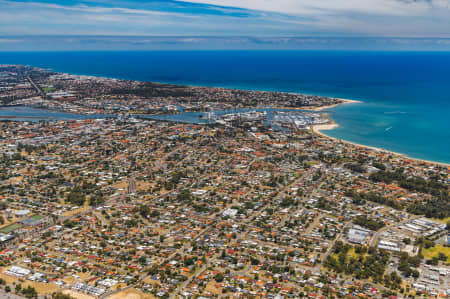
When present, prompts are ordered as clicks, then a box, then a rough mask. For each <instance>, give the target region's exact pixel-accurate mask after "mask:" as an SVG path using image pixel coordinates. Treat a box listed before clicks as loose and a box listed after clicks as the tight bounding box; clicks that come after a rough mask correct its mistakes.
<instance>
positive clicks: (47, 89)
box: [43, 87, 56, 93]
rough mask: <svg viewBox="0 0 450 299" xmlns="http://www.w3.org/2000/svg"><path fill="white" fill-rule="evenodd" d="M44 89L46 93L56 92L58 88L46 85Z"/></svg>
mask: <svg viewBox="0 0 450 299" xmlns="http://www.w3.org/2000/svg"><path fill="white" fill-rule="evenodd" d="M43 89H44V92H45V93H49V92H54V91H55V90H56V88H54V87H44V88H43Z"/></svg>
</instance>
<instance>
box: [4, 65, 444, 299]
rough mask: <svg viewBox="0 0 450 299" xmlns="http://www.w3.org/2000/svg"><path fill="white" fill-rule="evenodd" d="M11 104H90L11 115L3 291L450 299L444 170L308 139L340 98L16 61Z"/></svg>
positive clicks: (10, 77) (10, 75) (8, 78)
mask: <svg viewBox="0 0 450 299" xmlns="http://www.w3.org/2000/svg"><path fill="white" fill-rule="evenodd" d="M0 100H1V101H2V103H3V105H4V107H3V109H14V108H15V107H17V106H20V107H28V108H29V109H32V108H40V109H45V110H51V111H60V112H65V113H71V115H78V116H79V118H78V119H77V118H73V119H58V120H54V119H52V118H46V119H43V120H42V121H38V120H37V119H32V120H29V121H18V120H15V119H10V120H8V121H5V120H3V121H0V182H1V184H0V248H1V251H0V297H6V296H11V295H7V294H8V293H9V294H11V293H14V296H18V297H19V298H20V296H24V297H28V298H32V297H38V296H40V298H43V297H44V296H46V297H47V298H49V297H53V298H112V299H116V298H194V297H196V298H223V297H228V298H287V297H293V298H304V297H309V298H322V297H323V298H356V297H360V298H366V297H367V298H407V297H411V296H415V297H425V296H427V297H446V296H448V295H449V293H448V285H449V283H450V281H449V277H450V275H449V274H450V253H449V247H448V246H449V245H450V235H449V232H450V200H449V191H450V180H449V176H448V174H449V167H448V166H446V165H442V164H436V163H429V162H426V161H418V160H411V159H408V158H405V157H403V156H401V155H398V154H395V153H390V152H386V151H377V150H373V149H370V148H367V147H362V146H357V145H353V144H349V143H344V142H341V141H339V140H335V139H331V138H328V137H327V136H324V135H320V134H317V133H315V132H314V131H313V130H312V127H313V126H315V125H318V124H321V125H330V124H332V123H331V121H330V120H329V118H328V116H327V115H326V114H327V113H326V108H325V107H327V108H329V107H330V106H331V105H337V104H341V103H344V102H345V101H344V100H341V99H335V98H328V97H320V96H309V95H301V94H290V93H279V92H257V91H242V90H232V89H224V88H207V87H190V86H177V85H171V84H158V83H148V82H136V81H124V80H117V79H106V78H98V77H87V76H74V75H69V74H60V73H54V72H49V71H44V70H41V69H37V68H33V67H27V66H16V65H14V66H12V65H8V66H0ZM321 108H322V109H324V110H322V111H312V110H311V109H316V110H317V109H321ZM218 110H225V112H221V113H219V112H218ZM181 112H184V113H186V112H188V113H189V112H192V113H193V114H190V116H192V117H194V116H195V117H196V121H193V122H191V123H182V122H175V121H170V119H168V118H167V117H169V116H173V117H176V116H177V115H179V114H180V113H181ZM168 114H170V115H168ZM200 116H201V117H200ZM168 120H169V121H168ZM197 120H198V121H197Z"/></svg>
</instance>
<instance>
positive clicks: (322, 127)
mask: <svg viewBox="0 0 450 299" xmlns="http://www.w3.org/2000/svg"><path fill="white" fill-rule="evenodd" d="M339 100H342V101H343V102H344V103H342V104H347V103H362V102H361V101H355V100H348V99H339ZM337 105H340V104H337ZM337 105H332V106H331V107H336V106H337ZM331 107H327V106H324V107H320V108H318V110H317V111H320V110H324V109H327V108H331ZM337 127H339V125H338V124H337V123H335V122H334V121H333V120H331V123H328V124H321V125H314V126H312V131H313V133H315V134H317V135H320V136H322V137H325V138H328V139H332V140H334V141H336V142H343V143H346V144H351V145H353V146H356V147H359V148H366V149H370V150H372V151H375V152H383V153H387V154H392V155H395V156H398V157H401V158H404V159H408V160H414V161H417V162H420V163H426V164H435V165H441V166H445V167H450V164H448V163H442V162H436V161H429V160H423V159H417V158H411V157H408V156H406V155H405V154H402V153H397V152H393V151H389V150H386V149H383V148H378V147H374V146H368V145H363V144H359V143H355V142H351V141H347V140H342V139H337V138H334V137H331V136H328V135H327V134H325V133H323V132H322V131H326V130H333V129H335V128H337Z"/></svg>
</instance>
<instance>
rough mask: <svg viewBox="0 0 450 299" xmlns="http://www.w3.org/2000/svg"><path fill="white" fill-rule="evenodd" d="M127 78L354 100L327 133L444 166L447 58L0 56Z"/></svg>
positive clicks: (447, 153)
mask: <svg viewBox="0 0 450 299" xmlns="http://www.w3.org/2000/svg"><path fill="white" fill-rule="evenodd" d="M2 63H16V64H29V65H34V66H40V67H47V68H52V69H54V70H55V71H60V72H68V73H73V74H87V75H98V76H105V77H115V78H123V79H131V80H143V81H157V82H170V83H178V84H191V85H204V86H222V87H231V88H241V89H253V90H271V91H273V90H278V91H288V92H299V93H309V94H320V95H325V96H333V97H341V98H348V99H357V100H362V101H364V103H363V104H348V105H342V106H339V107H337V108H334V109H333V110H334V112H335V113H334V114H333V115H332V117H333V119H334V120H335V121H336V122H337V123H339V125H340V127H339V128H337V129H334V130H331V131H326V133H327V134H329V135H331V136H333V137H337V138H341V139H345V140H349V141H352V142H356V143H360V144H365V145H369V146H376V147H382V148H385V149H388V150H392V151H396V152H401V153H404V154H407V155H409V156H411V157H414V158H421V159H427V160H434V161H439V162H446V163H450V150H449V149H450V121H449V116H448V115H449V113H450V52H344V51H164V52H163V51H152V52H46V53H24V52H22V53H5V52H3V53H1V52H0V64H2Z"/></svg>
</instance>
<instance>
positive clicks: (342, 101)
mask: <svg viewBox="0 0 450 299" xmlns="http://www.w3.org/2000/svg"><path fill="white" fill-rule="evenodd" d="M12 65H17V64H12ZM40 69H44V68H40ZM45 69H46V70H50V71H53V72H56V73H61V74H66V75H71V76H83V77H93V78H100V79H112V80H125V81H137V82H151V83H155V84H170V85H180V86H186V87H192V88H201V87H208V88H224V89H235V90H248V91H261V92H276V91H275V90H264V89H245V88H239V87H238V88H234V87H229V86H219V87H217V86H215V85H208V84H206V85H202V84H191V83H173V82H169V81H158V80H152V81H147V80H135V79H129V78H121V77H109V76H101V75H97V74H80V73H69V72H67V71H63V72H60V71H57V70H55V69H53V68H45ZM286 93H292V94H303V93H297V92H286ZM324 97H328V98H334V99H337V100H339V101H340V103H336V104H333V105H326V106H321V107H298V108H297V107H295V108H294V107H277V108H279V109H292V110H297V109H298V110H306V111H316V112H323V113H326V112H327V111H325V110H327V109H332V108H335V107H337V106H339V105H343V104H356V103H363V101H359V100H351V99H344V98H338V97H331V96H324ZM44 109H46V108H44ZM248 109H251V108H248ZM46 110H49V111H59V110H51V109H46ZM59 112H64V111H59ZM70 113H74V114H80V115H84V114H83V113H77V112H70ZM6 117H8V116H3V117H0V118H2V119H4V118H6ZM330 121H331V123H328V124H324V125H314V126H312V127H311V129H312V131H313V133H315V134H317V135H320V136H322V137H325V138H328V139H332V140H334V141H336V142H343V143H346V144H350V145H353V146H356V147H361V148H366V149H370V150H372V151H376V152H384V153H390V154H393V155H396V156H399V157H402V158H403V159H409V160H413V161H416V162H420V163H426V164H435V165H441V166H444V167H449V168H450V163H446V162H438V161H431V160H425V159H420V158H413V157H409V156H407V155H406V154H402V153H398V152H394V151H391V150H386V149H383V148H377V147H374V146H368V145H364V144H358V143H355V142H351V141H347V140H343V139H338V138H335V137H331V136H329V135H327V134H325V133H323V132H322V131H326V130H332V129H335V128H337V127H339V124H337V123H336V122H334V121H333V120H332V119H331V118H330Z"/></svg>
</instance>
